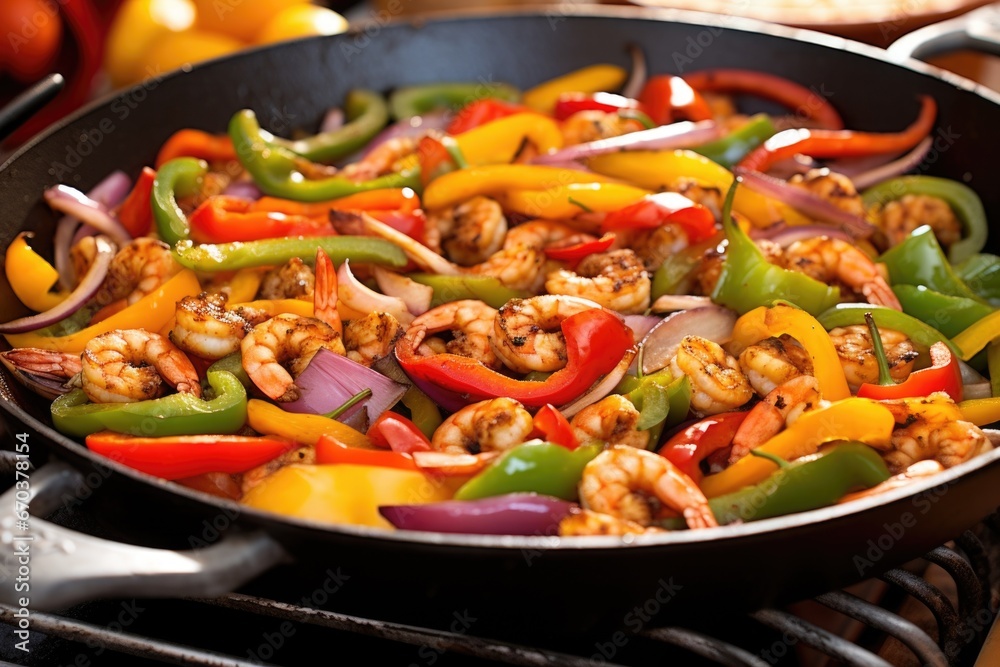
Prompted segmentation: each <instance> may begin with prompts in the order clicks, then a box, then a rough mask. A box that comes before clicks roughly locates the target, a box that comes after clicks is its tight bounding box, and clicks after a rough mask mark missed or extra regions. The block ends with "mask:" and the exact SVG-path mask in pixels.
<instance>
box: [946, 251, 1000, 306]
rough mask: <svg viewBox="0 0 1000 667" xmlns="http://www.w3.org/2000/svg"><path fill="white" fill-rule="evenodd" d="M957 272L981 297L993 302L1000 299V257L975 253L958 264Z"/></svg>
mask: <svg viewBox="0 0 1000 667" xmlns="http://www.w3.org/2000/svg"><path fill="white" fill-rule="evenodd" d="M955 273H956V274H957V275H958V277H959V278H961V279H962V281H963V282H964V283H965V284H966V285H968V286H969V289H971V290H972V291H973V292H975V293H976V294H977V295H979V296H980V297H982V298H984V299H989V300H991V301H993V302H997V301H998V300H1000V257H997V256H996V255H989V254H979V255H973V256H972V257H970V258H969V259H967V260H965V261H964V262H962V263H961V264H959V265H958V266H956V267H955Z"/></svg>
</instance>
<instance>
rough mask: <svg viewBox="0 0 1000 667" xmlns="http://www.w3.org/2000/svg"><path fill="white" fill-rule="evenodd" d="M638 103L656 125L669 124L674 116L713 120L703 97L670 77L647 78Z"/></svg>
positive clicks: (683, 81) (684, 82) (687, 118)
mask: <svg viewBox="0 0 1000 667" xmlns="http://www.w3.org/2000/svg"><path fill="white" fill-rule="evenodd" d="M639 104H640V105H641V108H642V110H643V111H645V112H646V114H647V115H648V116H649V117H650V118H651V119H652V121H653V122H654V123H656V124H657V125H666V124H667V123H672V122H674V120H675V119H676V117H677V116H680V117H681V118H683V119H685V120H694V121H698V120H712V109H711V107H709V106H708V102H706V101H705V98H704V97H702V96H701V94H700V93H699V92H698V91H697V90H695V89H694V88H693V87H691V85H689V84H688V82H687V81H685V80H684V79H682V78H681V77H679V76H672V75H670V74H661V75H659V76H653V77H650V78H649V80H648V81H646V85H645V86H643V89H642V92H641V93H639Z"/></svg>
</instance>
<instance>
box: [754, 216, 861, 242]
mask: <svg viewBox="0 0 1000 667" xmlns="http://www.w3.org/2000/svg"><path fill="white" fill-rule="evenodd" d="M817 236H829V237H830V238H832V239H841V240H842V241H847V242H853V240H854V239H853V238H851V235H850V234H848V233H847V232H845V231H844V230H843V229H841V228H840V227H830V226H827V225H786V224H785V223H783V222H779V223H777V224H774V225H771V226H770V227H763V228H753V229H751V230H750V238H752V239H754V240H755V241H756V240H760V239H766V240H768V241H774V242H775V243H777V244H778V245H780V246H781V247H782V248H787V247H788V246H790V245H792V244H793V243H795V242H796V241H802V240H804V239H811V238H816V237H817Z"/></svg>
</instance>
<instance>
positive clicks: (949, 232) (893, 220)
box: [871, 195, 962, 248]
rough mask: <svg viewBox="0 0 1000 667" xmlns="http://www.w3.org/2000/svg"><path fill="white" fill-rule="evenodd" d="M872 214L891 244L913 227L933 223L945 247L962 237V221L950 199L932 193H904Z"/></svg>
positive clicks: (900, 239)
mask: <svg viewBox="0 0 1000 667" xmlns="http://www.w3.org/2000/svg"><path fill="white" fill-rule="evenodd" d="M871 217H872V218H873V219H874V220H875V223H876V224H877V225H878V226H879V227H880V228H881V229H882V232H883V233H884V234H885V237H886V240H887V241H888V242H889V245H890V246H894V245H899V244H900V243H902V242H903V241H905V240H906V239H907V238H908V237H909V236H910V234H911V233H912V232H913V230H914V229H916V228H917V227H921V226H923V225H930V226H931V229H933V230H934V235H935V236H937V239H938V241H940V242H941V245H942V246H944V247H945V248H948V247H949V246H950V245H951V244H952V243H955V242H956V241H958V240H960V239H961V238H962V223H961V222H960V221H959V219H958V217H957V216H956V215H955V212H954V211H953V210H952V208H951V206H949V205H948V202H946V201H944V200H943V199H940V198H939V197H932V196H930V195H903V196H902V197H900V198H899V199H896V200H894V201H891V202H889V203H887V204H886V205H885V206H882V207H876V208H875V209H873V211H872V214H871Z"/></svg>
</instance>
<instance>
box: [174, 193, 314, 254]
mask: <svg viewBox="0 0 1000 667" xmlns="http://www.w3.org/2000/svg"><path fill="white" fill-rule="evenodd" d="M252 206H253V202H251V201H248V200H246V199H241V198H239V197H229V196H226V195H215V196H213V197H209V198H208V199H206V200H205V201H204V202H203V203H202V204H201V206H199V207H198V208H197V209H195V211H194V213H192V214H191V216H190V218H189V220H190V222H191V236H192V238H193V239H194V240H196V241H198V242H199V243H231V242H234V241H259V240H261V239H274V238H282V237H284V236H325V235H329V234H333V233H334V231H333V228H332V227H331V226H330V223H329V222H327V221H325V220H317V219H316V218H309V217H305V216H301V215H286V214H285V213H276V212H274V211H253V210H251V207H252Z"/></svg>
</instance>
